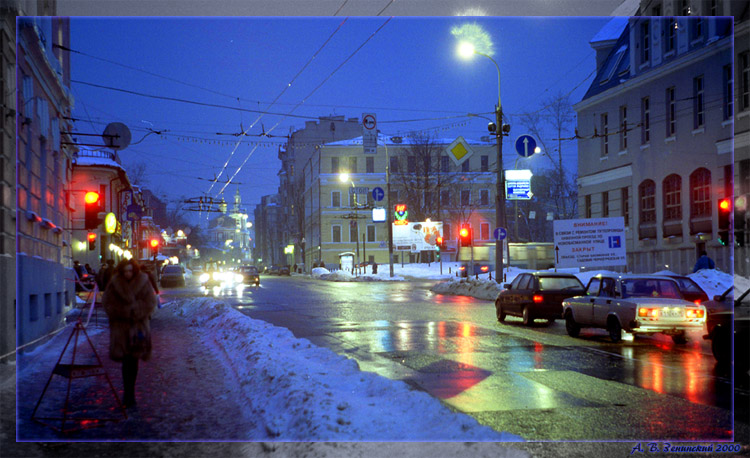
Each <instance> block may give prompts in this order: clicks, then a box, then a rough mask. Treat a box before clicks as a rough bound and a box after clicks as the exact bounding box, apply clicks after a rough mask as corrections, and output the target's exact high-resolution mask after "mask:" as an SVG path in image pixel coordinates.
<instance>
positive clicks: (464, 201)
mask: <svg viewBox="0 0 750 458" xmlns="http://www.w3.org/2000/svg"><path fill="white" fill-rule="evenodd" d="M469 205H471V191H470V190H469V189H462V190H461V206H462V207H468V206H469Z"/></svg>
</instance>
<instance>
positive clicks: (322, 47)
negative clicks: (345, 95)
mask: <svg viewBox="0 0 750 458" xmlns="http://www.w3.org/2000/svg"><path fill="white" fill-rule="evenodd" d="M348 19H349V18H344V20H343V21H341V23H340V24H339V25H338V27H336V30H334V31H333V33H331V34H330V35H329V36H328V38H327V39H326V41H325V42H323V44H322V45H321V46H320V47H319V48H318V50H317V51H315V53H314V54H313V55H312V56H311V57H310V58H309V59H308V60H307V62H305V65H303V66H302V68H301V69H300V70H299V71H298V72H297V74H296V75H294V77H293V78H292V80H291V81H289V83H287V85H286V86H285V87H284V89H282V90H281V92H280V93H279V95H277V96H276V98H275V99H274V100H273V101H272V102H271V103H270V104H269V105H268V107H267V108H266V110H268V109H269V108H271V107H272V106H273V105H274V104H275V103H276V102H277V101H278V100H279V98H281V96H282V95H284V93H285V92H286V91H287V89H289V88H290V87H292V84H294V82H295V81H296V80H297V78H299V76H300V75H301V74H302V72H303V71H305V69H306V68H307V67H308V66H309V65H310V63H311V62H312V61H313V60H315V58H316V57H318V54H320V52H321V51H322V50H323V49H324V48H325V47H326V46H327V45H328V43H329V42H330V41H331V39H332V38H333V37H334V35H336V34H337V33H338V31H339V30H341V27H343V25H344V24H345V23H346V21H347V20H348ZM262 118H263V114H261V115H259V116H258V118H257V119H256V120H255V121H253V123H252V124H251V125H250V127H248V128H247V129H245V131H244V132H243V133H242V136H244V135H246V134H247V132H248V131H250V129H252V128H253V127H254V126H255V125H256V124H257V123H258V121H260V120H261V119H262ZM282 119H285V118H282ZM276 125H277V126H278V123H277V124H276ZM274 127H275V126H274ZM271 130H273V129H271ZM270 132H271V131H269V132H267V133H266V132H264V134H268V133H270ZM239 146H240V138H238V139H237V142H236V143H235V145H234V149H232V152H231V153H230V154H229V157H228V158H227V160H226V162H225V163H224V167H223V168H222V169H221V172H219V175H218V176H217V177H216V179H217V180H218V179H219V178H220V177H221V175H223V174H224V171H225V170H226V168H227V167H228V166H229V161H230V160H231V159H232V157H233V156H234V153H235V152H236V151H237V148H239ZM257 147H258V146H257V145H256V146H255V148H253V150H252V151H255V149H256V148H257ZM250 154H252V152H251V153H250ZM248 158H249V156H248ZM245 162H247V159H246V160H245ZM245 162H243V165H244V163H245ZM235 175H236V174H235ZM232 178H234V176H232ZM229 182H231V180H229V181H227V185H228V184H229ZM215 184H216V181H214V182H213V183H211V186H209V188H208V191H207V194H208V193H210V192H211V190H212V189H213V188H214V185H215ZM227 185H224V187H222V188H221V192H224V189H225V188H226V187H227ZM221 192H220V193H221Z"/></svg>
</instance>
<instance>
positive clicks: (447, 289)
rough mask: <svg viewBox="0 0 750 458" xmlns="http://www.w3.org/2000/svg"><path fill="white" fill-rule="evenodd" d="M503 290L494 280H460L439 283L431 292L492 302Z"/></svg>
mask: <svg viewBox="0 0 750 458" xmlns="http://www.w3.org/2000/svg"><path fill="white" fill-rule="evenodd" d="M502 290H503V287H502V285H501V284H499V283H496V282H495V281H494V280H493V281H489V280H485V279H479V280H477V279H475V278H462V279H460V280H450V281H444V282H440V283H438V284H437V285H435V286H434V287H433V288H432V292H434V293H439V294H455V295H461V296H472V297H476V298H477V299H485V300H488V301H494V300H495V299H496V298H497V295H498V293H500V291H502Z"/></svg>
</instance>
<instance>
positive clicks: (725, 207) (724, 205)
mask: <svg viewBox="0 0 750 458" xmlns="http://www.w3.org/2000/svg"><path fill="white" fill-rule="evenodd" d="M731 207H732V204H731V202H729V198H725V199H721V200H720V201H719V210H721V211H725V212H728V211H729V209H730V208H731Z"/></svg>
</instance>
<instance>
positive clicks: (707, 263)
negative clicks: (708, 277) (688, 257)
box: [693, 251, 716, 273]
mask: <svg viewBox="0 0 750 458" xmlns="http://www.w3.org/2000/svg"><path fill="white" fill-rule="evenodd" d="M715 268H716V264H714V260H713V259H711V258H709V257H708V253H706V252H705V251H701V256H700V258H698V261H697V262H696V263H695V267H693V273H696V272H698V271H699V270H703V269H715Z"/></svg>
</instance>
